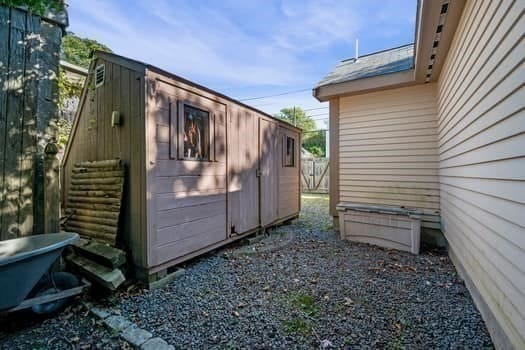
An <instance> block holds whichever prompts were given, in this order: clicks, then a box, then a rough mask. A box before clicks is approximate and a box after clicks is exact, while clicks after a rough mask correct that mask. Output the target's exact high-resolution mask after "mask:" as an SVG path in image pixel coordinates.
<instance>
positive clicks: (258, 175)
mask: <svg viewBox="0 0 525 350" xmlns="http://www.w3.org/2000/svg"><path fill="white" fill-rule="evenodd" d="M255 176H257V177H261V169H257V170H256V171H255Z"/></svg>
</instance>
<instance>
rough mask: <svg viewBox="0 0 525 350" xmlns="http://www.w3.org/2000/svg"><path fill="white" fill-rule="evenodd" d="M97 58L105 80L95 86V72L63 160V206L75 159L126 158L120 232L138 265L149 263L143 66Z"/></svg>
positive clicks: (65, 206) (88, 85) (81, 104)
mask: <svg viewBox="0 0 525 350" xmlns="http://www.w3.org/2000/svg"><path fill="white" fill-rule="evenodd" d="M125 62H126V61H122V62H118V61H113V60H111V61H110V60H106V59H103V58H98V59H97V60H96V61H95V62H94V63H93V64H92V69H93V68H94V67H96V66H99V65H101V64H102V65H104V66H105V81H104V84H103V85H102V86H99V87H95V83H94V81H93V78H94V75H93V70H91V71H90V74H89V76H88V80H87V81H86V84H85V86H84V92H83V96H82V98H81V100H80V105H79V110H78V112H77V116H76V118H75V123H74V125H73V128H72V133H71V135H70V138H69V144H68V146H67V148H66V152H65V154H64V159H63V163H62V166H63V173H62V178H63V188H62V195H63V197H62V199H63V207H64V208H65V209H67V203H68V193H69V191H70V189H71V179H72V177H71V172H72V170H73V166H74V164H75V163H78V162H80V161H95V160H107V159H115V158H120V159H122V163H123V165H124V167H125V171H126V173H125V181H124V192H123V193H124V195H123V202H122V211H121V220H120V226H119V231H120V233H119V235H118V238H117V239H119V238H120V239H122V240H123V241H124V242H125V244H126V245H127V246H128V247H129V248H130V250H131V253H132V258H133V261H134V262H135V264H136V265H138V266H144V265H145V263H146V261H145V260H146V250H145V249H146V217H145V214H144V213H145V211H146V209H145V206H146V198H145V196H146V184H145V178H146V177H145V163H146V161H145V140H144V128H145V123H144V103H145V98H144V96H145V92H144V67H142V68H141V67H140V66H138V65H122V64H121V63H125ZM113 111H118V112H120V115H121V125H120V126H115V127H112V126H111V114H112V112H113Z"/></svg>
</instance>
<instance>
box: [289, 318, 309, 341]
mask: <svg viewBox="0 0 525 350" xmlns="http://www.w3.org/2000/svg"><path fill="white" fill-rule="evenodd" d="M283 324H284V331H285V332H286V333H288V334H291V333H296V334H300V335H302V336H304V337H306V336H308V335H310V334H311V333H312V324H311V321H309V320H305V319H304V318H301V317H294V318H292V319H290V320H285V321H284V322H283Z"/></svg>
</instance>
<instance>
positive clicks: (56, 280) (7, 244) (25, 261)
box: [0, 232, 90, 313]
mask: <svg viewBox="0 0 525 350" xmlns="http://www.w3.org/2000/svg"><path fill="white" fill-rule="evenodd" d="M78 239H79V236H78V234H76V233H73V232H63V233H50V234H41V235H34V236H29V237H22V238H16V239H10V240H6V241H0V313H8V312H12V311H18V310H22V309H27V308H32V309H33V311H34V312H37V313H52V312H55V311H58V309H60V308H61V307H62V306H64V305H65V303H66V300H67V299H68V298H70V297H72V296H74V295H77V294H80V293H82V292H83V291H84V289H86V288H89V286H90V284H89V282H87V281H85V280H83V281H82V283H79V281H78V279H77V278H76V276H75V275H72V274H70V273H67V272H55V273H47V272H48V271H49V269H50V267H51V265H52V264H53V263H54V262H55V260H56V259H57V258H58V257H59V256H60V254H61V253H62V250H63V249H64V248H65V247H66V246H67V245H69V244H71V243H74V242H75V241H77V240H78Z"/></svg>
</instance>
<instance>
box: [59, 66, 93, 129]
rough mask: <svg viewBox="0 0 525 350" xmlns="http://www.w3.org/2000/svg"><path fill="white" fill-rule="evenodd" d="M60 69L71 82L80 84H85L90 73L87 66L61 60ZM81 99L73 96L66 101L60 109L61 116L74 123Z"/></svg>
mask: <svg viewBox="0 0 525 350" xmlns="http://www.w3.org/2000/svg"><path fill="white" fill-rule="evenodd" d="M60 69H61V70H62V71H63V72H64V73H65V75H66V79H67V80H68V81H69V82H70V83H73V84H78V85H80V86H82V85H84V81H85V80H86V77H87V75H88V70H87V69H86V68H84V67H81V66H77V65H76V64H73V63H69V62H67V61H63V60H61V61H60ZM79 100H80V97H73V98H70V99H68V100H66V101H64V104H63V106H62V108H61V109H60V117H61V118H63V119H67V121H69V122H70V123H73V119H75V113H76V111H77V107H78V102H79Z"/></svg>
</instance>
